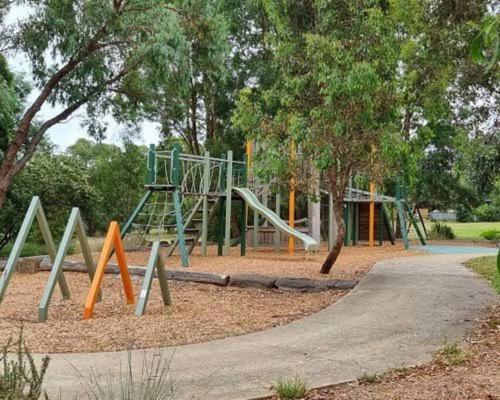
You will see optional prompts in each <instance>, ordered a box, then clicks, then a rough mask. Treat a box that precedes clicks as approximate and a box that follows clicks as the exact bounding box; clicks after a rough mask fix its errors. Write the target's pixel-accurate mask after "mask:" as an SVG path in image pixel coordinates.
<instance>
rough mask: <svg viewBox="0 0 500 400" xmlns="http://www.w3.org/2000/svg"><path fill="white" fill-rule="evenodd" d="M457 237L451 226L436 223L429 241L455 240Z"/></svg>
mask: <svg viewBox="0 0 500 400" xmlns="http://www.w3.org/2000/svg"><path fill="white" fill-rule="evenodd" d="M455 237H456V236H455V233H454V232H453V229H451V226H449V225H446V224H442V223H439V222H435V223H434V224H433V225H432V228H431V230H430V232H429V239H445V240H453V239H455Z"/></svg>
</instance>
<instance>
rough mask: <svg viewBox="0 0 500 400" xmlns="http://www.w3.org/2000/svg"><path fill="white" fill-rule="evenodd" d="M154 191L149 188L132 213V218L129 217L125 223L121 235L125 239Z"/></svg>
mask: <svg viewBox="0 0 500 400" xmlns="http://www.w3.org/2000/svg"><path fill="white" fill-rule="evenodd" d="M152 193H153V191H152V190H148V191H147V192H146V193H145V194H144V196H142V198H141V200H140V201H139V204H138V205H137V207H136V208H135V210H134V212H133V213H132V215H131V216H130V218H129V219H128V221H127V222H126V223H125V225H123V228H122V230H121V232H120V236H121V238H122V239H123V238H124V237H125V235H126V234H127V232H128V230H129V229H130V227H131V226H132V224H133V223H134V221H135V219H136V218H137V215H139V213H140V212H141V210H142V209H143V207H144V205H145V204H146V202H147V201H148V200H149V198H150V197H151V194H152Z"/></svg>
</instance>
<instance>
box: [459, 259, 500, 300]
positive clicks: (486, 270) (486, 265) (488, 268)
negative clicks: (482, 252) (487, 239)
mask: <svg viewBox="0 0 500 400" xmlns="http://www.w3.org/2000/svg"><path fill="white" fill-rule="evenodd" d="M496 263H497V258H496V256H487V257H478V258H474V259H472V260H470V261H468V262H467V264H466V266H467V267H468V268H470V269H472V270H473V271H475V272H476V273H477V274H478V275H479V276H480V277H482V278H484V279H486V280H487V281H488V282H490V283H491V285H492V286H493V288H494V289H495V290H496V292H497V293H500V274H499V273H498V271H497V264H496Z"/></svg>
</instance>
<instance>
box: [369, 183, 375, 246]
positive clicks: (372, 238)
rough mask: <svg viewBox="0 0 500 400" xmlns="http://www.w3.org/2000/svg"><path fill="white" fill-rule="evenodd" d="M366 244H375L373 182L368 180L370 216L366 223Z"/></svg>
mask: <svg viewBox="0 0 500 400" xmlns="http://www.w3.org/2000/svg"><path fill="white" fill-rule="evenodd" d="M368 244H369V245H370V247H373V245H374V244H375V183H373V182H370V218H369V225H368Z"/></svg>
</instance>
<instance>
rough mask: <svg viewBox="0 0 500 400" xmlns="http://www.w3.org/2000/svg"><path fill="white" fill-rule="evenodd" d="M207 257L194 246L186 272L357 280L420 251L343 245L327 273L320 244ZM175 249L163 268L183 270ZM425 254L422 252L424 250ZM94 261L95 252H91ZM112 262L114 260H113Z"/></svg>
mask: <svg viewBox="0 0 500 400" xmlns="http://www.w3.org/2000/svg"><path fill="white" fill-rule="evenodd" d="M208 251H209V256H208V257H202V256H201V255H200V248H199V247H197V248H196V249H195V250H194V252H193V255H192V256H191V257H190V258H189V260H190V264H189V268H188V269H186V270H190V271H203V272H214V273H218V274H227V275H234V274H240V273H245V274H247V273H248V274H260V275H269V276H278V277H282V276H294V277H302V278H311V279H346V280H348V279H360V278H361V277H363V276H364V275H365V274H366V272H367V271H368V270H369V269H370V268H371V267H372V266H373V264H375V263H376V262H377V261H381V260H386V259H389V258H395V257H409V256H414V255H416V254H422V253H421V252H417V251H409V250H404V248H403V246H402V245H401V244H396V245H395V246H391V245H390V244H384V245H383V246H375V247H368V246H367V245H359V246H349V247H344V248H343V249H342V251H341V253H340V256H339V258H338V260H337V262H336V263H335V266H334V267H333V268H332V271H331V272H330V274H328V275H324V274H320V273H319V270H320V268H321V264H322V263H323V261H324V260H325V258H326V255H327V250H326V247H324V246H323V247H322V249H321V251H319V252H317V253H310V254H309V253H306V252H305V251H303V250H298V251H296V253H295V254H293V255H290V254H288V252H287V251H286V250H284V249H282V250H279V251H276V250H275V249H272V248H258V249H254V248H251V247H250V248H247V254H246V256H244V257H241V256H240V255H239V248H236V247H233V248H231V252H230V255H229V256H227V257H217V248H216V247H215V246H210V247H209V249H208ZM177 253H178V252H177V251H175V254H174V255H172V256H171V257H168V258H164V259H165V264H166V268H168V269H184V268H182V267H181V261H180V258H179V256H178V254H177ZM424 254H425V253H424ZM149 255H150V253H149V251H147V250H146V251H129V252H127V261H128V263H129V265H138V266H141V265H142V266H144V265H146V264H147V262H148V258H149ZM94 258H95V259H96V260H97V258H98V254H94ZM68 259H72V260H81V258H80V257H79V256H78V255H75V256H73V257H72V258H68ZM112 262H115V260H114V259H113V261H112Z"/></svg>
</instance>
